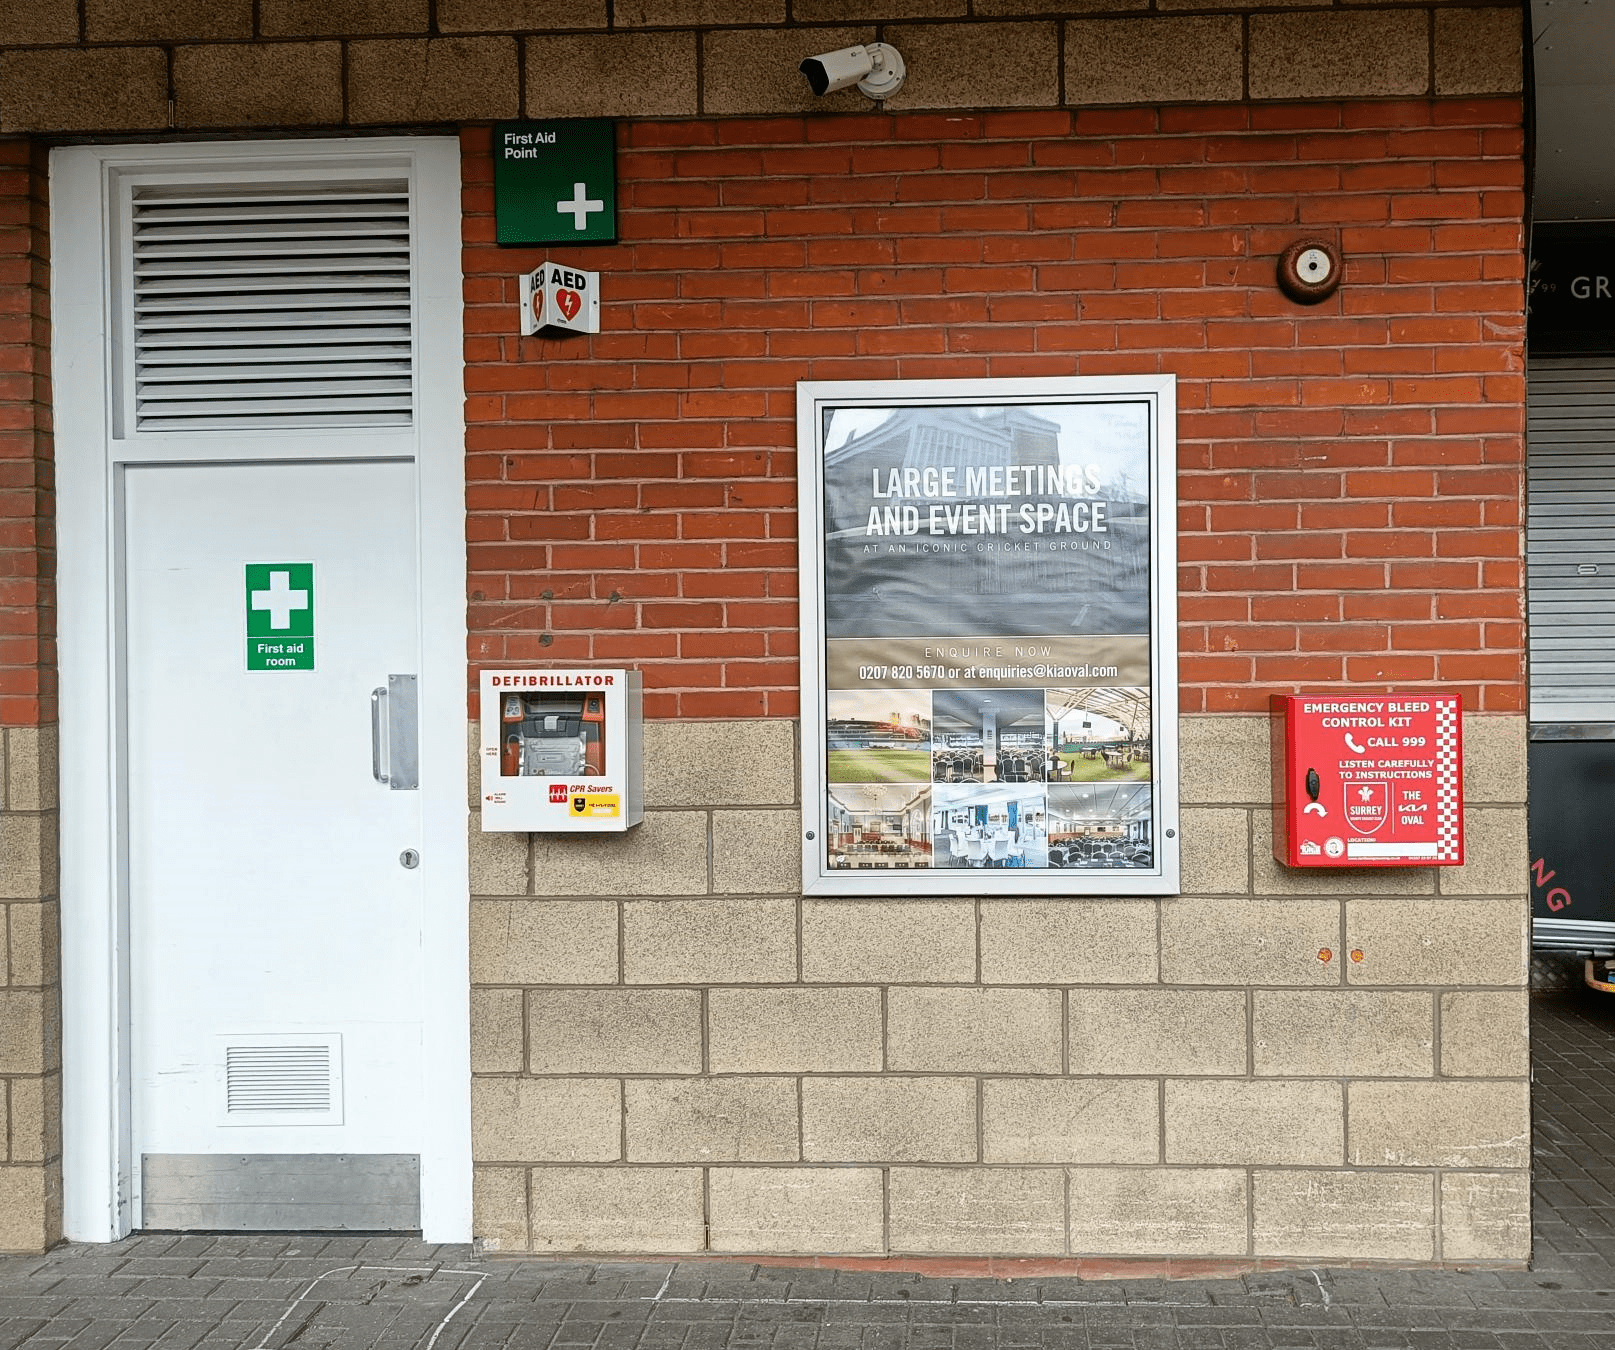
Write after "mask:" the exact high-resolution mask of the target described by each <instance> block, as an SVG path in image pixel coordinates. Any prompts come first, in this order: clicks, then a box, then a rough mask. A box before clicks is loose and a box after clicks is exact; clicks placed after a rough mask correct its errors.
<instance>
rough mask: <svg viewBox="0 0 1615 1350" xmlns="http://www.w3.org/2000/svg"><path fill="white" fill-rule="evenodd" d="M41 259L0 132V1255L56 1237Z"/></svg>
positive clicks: (45, 322)
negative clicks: (0, 1253)
mask: <svg viewBox="0 0 1615 1350" xmlns="http://www.w3.org/2000/svg"><path fill="white" fill-rule="evenodd" d="M49 265H50V252H49V235H48V221H47V216H46V194H45V160H44V153H43V151H42V150H40V149H39V148H37V147H35V146H33V145H31V144H30V143H29V142H27V141H26V140H21V139H16V138H10V139H0V1252H7V1251H39V1250H42V1249H43V1248H45V1247H47V1246H49V1245H50V1244H51V1243H53V1242H55V1241H56V1240H57V1239H58V1238H59V1237H60V1236H61V1231H62V1224H61V1021H60V963H59V960H58V957H57V948H58V933H59V930H60V923H59V920H58V917H57V906H56V867H57V848H56V791H57V771H56V686H55V663H56V652H55V618H54V615H55V594H54V577H55V571H56V567H55V552H54V548H55V532H54V505H53V503H54V496H53V486H54V481H53V476H52V443H51V422H50V397H51V394H50V356H49V341H50V340H49V332H50V310H49V296H48V291H47V277H48V271H49Z"/></svg>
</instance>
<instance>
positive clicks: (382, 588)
mask: <svg viewBox="0 0 1615 1350" xmlns="http://www.w3.org/2000/svg"><path fill="white" fill-rule="evenodd" d="M123 523H124V540H125V542H124V557H125V567H124V578H125V582H124V587H125V595H124V616H125V626H126V652H127V658H126V659H127V675H126V680H125V688H126V690H127V707H126V709H125V718H124V724H125V726H126V728H127V731H126V736H127V745H128V752H127V757H126V775H125V792H126V801H127V807H126V809H127V813H128V815H127V821H128V834H127V837H128V839H129V872H130V875H129V897H130V903H129V937H130V955H131V962H130V965H131V979H130V998H131V1007H130V1028H131V1058H132V1070H133V1072H132V1084H133V1096H134V1102H133V1114H132V1125H133V1129H134V1134H135V1150H134V1151H135V1154H136V1156H137V1157H138V1158H139V1159H140V1168H139V1173H138V1175H139V1185H140V1189H141V1201H142V1211H143V1217H142V1219H141V1224H142V1226H143V1227H147V1228H234V1227H258V1228H300V1227H324V1226H328V1225H330V1224H335V1225H338V1226H342V1227H354V1228H387V1227H395V1228H416V1227H418V1226H419V1209H418V1204H419V1202H418V1183H417V1175H418V1166H419V1155H420V1152H421V1138H420V1129H421V1120H422V1111H421V1100H420V1099H421V1081H422V1078H421V1025H420V1018H421V931H420V909H421V888H420V884H419V882H420V873H419V871H418V870H417V861H418V858H417V855H418V849H419V845H420V794H419V792H418V791H415V790H411V787H410V786H400V784H399V783H398V782H397V781H394V782H382V781H380V777H382V776H388V775H386V772H385V770H386V767H387V764H386V762H387V760H388V758H389V757H390V756H389V753H388V752H389V744H388V743H389V742H390V743H391V744H407V743H409V742H411V741H412V738H413V735H414V732H415V730H416V728H415V726H414V709H413V707H412V706H398V705H400V704H407V703H408V702H409V700H406V699H402V698H400V695H399V694H398V692H397V691H396V689H395V690H394V691H393V692H391V693H383V694H381V695H376V694H374V692H373V691H376V690H378V689H381V690H385V689H386V688H387V687H388V683H389V677H390V676H398V675H406V676H410V677H413V676H414V675H415V673H416V672H417V671H418V670H419V663H420V644H419V638H418V631H417V630H418V619H417V615H418V601H417V589H416V577H415V571H416V564H415V558H416V547H415V474H414V465H413V464H411V463H407V462H391V463H389V462H380V463H363V462H359V463H251V464H200V465H151V466H141V467H131V468H128V469H126V470H125V473H124V491H123ZM277 564H278V565H281V566H278V567H277V566H276V565H277ZM266 577H267V579H268V580H267V584H265V579H266ZM310 616H312V623H310ZM254 620H256V622H253V621H254ZM254 628H256V629H257V630H258V631H260V632H264V631H268V632H275V631H281V632H284V633H287V634H294V633H295V634H298V635H300V636H299V637H298V638H297V639H296V640H295V641H292V640H290V639H272V640H264V639H262V638H253V637H251V636H249V630H250V629H254ZM310 632H312V637H309V636H307V634H308V633H310ZM287 652H291V653H293V654H291V655H287V654H286V653H287ZM310 666H312V668H309V667H310ZM254 667H256V668H254ZM395 683H396V682H395ZM404 722H407V725H400V723H404ZM394 767H397V766H394ZM398 776H401V775H398ZM398 776H395V777H398Z"/></svg>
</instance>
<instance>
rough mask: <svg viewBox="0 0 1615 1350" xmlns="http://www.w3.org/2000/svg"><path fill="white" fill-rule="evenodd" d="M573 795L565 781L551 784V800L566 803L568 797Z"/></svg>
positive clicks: (558, 803) (559, 803)
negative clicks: (567, 788)
mask: <svg viewBox="0 0 1615 1350" xmlns="http://www.w3.org/2000/svg"><path fill="white" fill-rule="evenodd" d="M571 795H572V794H571V793H569V792H568V791H567V790H566V784H565V783H551V784H550V800H551V801H552V802H555V803H556V804H557V805H561V804H564V803H565V801H566V799H567V798H568V797H569V796H571Z"/></svg>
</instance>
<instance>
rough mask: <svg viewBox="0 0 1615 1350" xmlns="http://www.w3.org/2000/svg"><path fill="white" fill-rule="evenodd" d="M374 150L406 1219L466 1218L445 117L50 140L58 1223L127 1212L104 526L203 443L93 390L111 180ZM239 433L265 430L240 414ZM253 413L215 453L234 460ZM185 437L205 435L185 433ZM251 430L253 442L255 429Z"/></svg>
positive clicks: (270, 167)
mask: <svg viewBox="0 0 1615 1350" xmlns="http://www.w3.org/2000/svg"><path fill="white" fill-rule="evenodd" d="M378 167H380V168H384V169H385V170H386V171H387V172H388V174H389V175H390V176H394V175H395V176H398V177H404V176H407V177H409V178H410V180H411V184H412V192H411V200H412V203H413V212H414V231H413V235H414V260H413V261H414V267H413V273H414V320H415V322H414V330H415V361H414V368H415V371H416V372H417V373H416V388H415V407H416V416H415V423H414V429H413V430H414V441H415V445H414V451H413V453H414V455H415V457H416V459H417V461H418V482H419V498H418V510H419V519H418V538H419V541H420V543H419V547H420V573H419V575H420V587H421V630H420V631H421V651H422V656H421V663H422V664H421V671H420V722H421V731H420V769H421V816H422V835H421V846H420V854H421V882H422V888H423V891H422V932H421V940H422V945H423V950H424V952H425V953H426V960H425V962H424V974H425V984H424V988H423V994H422V1007H421V1025H422V1055H423V1078H424V1085H425V1092H424V1101H425V1108H424V1112H425V1115H424V1119H423V1121H422V1143H421V1226H422V1230H423V1235H424V1236H425V1238H426V1240H427V1241H429V1242H466V1241H469V1240H470V1238H471V1032H470V951H469V907H470V899H469V880H468V875H469V874H468V863H467V834H466V823H467V817H468V807H467V801H466V776H467V769H466V732H465V727H466V693H465V691H466V676H465V669H466V667H465V651H466V626H465V614H466V610H465V577H466V544H465V453H464V446H465V422H464V394H463V386H464V380H463V376H462V368H463V366H462V363H463V346H462V326H461V306H462V298H461V273H460V247H461V245H460V214H459V203H460V154H459V144H458V142H457V141H456V140H455V139H453V138H452V137H445V138H436V137H431V138H428V137H385V138H375V139H349V140H341V141H312V140H310V141H264V142H253V143H247V144H244V143H242V142H239V141H238V142H208V143H188V144H164V145H119V146H72V147H67V148H62V149H58V150H55V151H53V152H52V154H51V181H50V215H51V258H52V272H51V306H52V316H53V322H54V328H55V335H54V340H53V346H52V366H53V372H54V381H55V412H56V481H57V583H58V614H59V619H58V631H59V652H58V656H59V661H60V681H61V685H60V695H61V719H60V720H61V855H62V869H61V922H62V1097H63V1104H62V1151H63V1162H62V1172H63V1190H64V1202H63V1231H64V1233H65V1235H66V1236H67V1237H69V1238H71V1239H74V1240H76V1241H81V1242H110V1241H114V1240H116V1239H117V1238H120V1237H122V1236H124V1235H125V1234H126V1233H128V1232H129V1231H130V1228H131V1222H132V1214H131V1203H130V1195H131V1187H130V1181H131V1177H132V1175H133V1169H134V1168H135V1167H136V1166H137V1165H138V1162H139V1159H138V1158H137V1157H135V1156H134V1153H133V1141H132V1138H131V1132H130V1109H129V1086H130V1077H129V1069H130V1061H129V1023H128V992H129V969H128V945H127V933H128V878H127V868H126V866H125V858H126V856H127V855H126V841H125V840H124V839H123V838H122V837H121V829H122V826H121V819H122V811H121V807H120V802H119V801H118V793H119V791H120V787H119V785H120V783H121V781H122V731H123V729H122V727H121V725H120V724H119V718H118V716H117V714H118V710H119V709H120V708H121V706H122V702H123V700H122V695H121V677H120V671H119V665H118V653H119V647H120V642H119V639H120V636H121V635H120V633H119V632H118V630H117V629H118V621H119V616H118V609H117V606H116V604H115V603H114V598H115V595H116V590H115V586H116V583H117V580H118V579H117V577H116V576H115V575H114V561H115V559H116V557H117V555H118V549H117V543H118V541H117V539H116V538H115V531H116V529H117V522H118V519H119V516H120V514H121V512H120V511H119V509H118V500H117V499H118V494H119V490H120V485H121V479H122V469H123V465H125V464H130V463H145V464H152V463H176V462H185V461H195V460H212V461H217V460H218V459H219V458H220V451H219V443H218V441H217V440H215V439H213V438H208V437H202V438H197V437H196V436H195V433H193V434H192V437H190V438H186V437H181V436H171V435H168V436H153V435H145V434H143V435H132V436H129V437H127V438H123V439H119V438H117V437H115V436H114V434H113V423H112V421H111V416H110V411H109V410H110V408H111V404H112V400H111V399H110V398H109V396H108V390H109V387H110V377H111V375H112V373H113V364H112V363H113V360H114V356H115V351H116V348H117V346H118V345H119V344H120V342H121V340H122V332H121V325H120V323H119V321H118V318H117V316H118V315H119V313H120V310H119V307H118V306H117V305H116V304H115V303H114V298H115V291H114V287H115V285H116V284H117V283H116V280H115V278H114V276H113V274H112V269H111V268H109V267H107V266H106V265H104V262H103V260H104V259H106V258H108V257H109V256H112V254H111V247H112V244H111V241H112V240H113V239H114V238H115V237H116V236H115V235H114V233H113V225H114V215H113V212H114V210H115V206H116V191H115V189H116V186H117V184H118V182H119V181H120V178H121V177H122V176H123V175H126V174H129V173H135V172H141V171H158V172H162V173H179V174H191V173H195V174H215V173H217V174H225V173H229V174H237V173H241V172H245V173H247V174H250V175H253V176H260V175H262V176H265V177H275V176H278V177H280V178H282V179H284V178H285V176H286V175H287V174H288V173H300V172H304V171H308V172H313V173H321V172H324V173H326V174H330V173H332V172H333V171H334V172H338V173H340V172H341V171H342V170H343V169H344V168H352V169H355V170H361V171H366V172H371V171H374V170H375V169H376V168H378ZM256 435H258V436H260V437H266V438H267V437H268V436H271V435H273V436H277V437H278V436H281V435H283V433H256ZM254 436H255V433H252V432H239V433H233V434H232V437H231V444H232V447H237V446H239V447H240V453H239V454H237V453H234V450H233V449H232V453H230V454H229V456H228V457H229V458H230V459H232V460H236V459H243V460H245V459H252V458H254V457H255V456H254V454H253V448H254ZM198 441H202V442H207V443H205V444H199V443H198ZM265 443H266V444H267V440H266V442H265ZM398 445H399V435H398V432H397V431H388V432H385V433H380V432H374V431H367V430H353V431H327V432H316V433H311V434H308V435H306V436H303V437H302V443H301V444H300V445H299V447H297V448H296V449H295V450H294V451H292V452H291V453H290V454H288V453H285V452H284V451H283V450H282V451H278V452H277V453H276V454H275V455H274V458H281V459H284V458H292V457H295V458H305V457H307V458H319V459H333V458H339V459H348V458H353V459H370V458H392V457H396V456H397V454H398V448H397V447H398Z"/></svg>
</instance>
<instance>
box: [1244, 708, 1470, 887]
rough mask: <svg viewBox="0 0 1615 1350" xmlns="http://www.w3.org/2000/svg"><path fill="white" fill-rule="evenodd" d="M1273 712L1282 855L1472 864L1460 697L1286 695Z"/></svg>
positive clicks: (1320, 860)
mask: <svg viewBox="0 0 1615 1350" xmlns="http://www.w3.org/2000/svg"><path fill="white" fill-rule="evenodd" d="M1272 709H1273V856H1274V857H1275V858H1277V859H1278V860H1279V861H1280V862H1281V863H1286V864H1288V865H1289V866H1291V867H1457V866H1459V865H1460V864H1462V862H1463V860H1464V787H1463V783H1464V758H1463V716H1462V708H1461V707H1460V704H1459V699H1458V696H1457V695H1456V694H1428V693H1425V694H1352V693H1347V694H1293V695H1292V694H1282V695H1275V696H1274V698H1273V700H1272Z"/></svg>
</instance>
